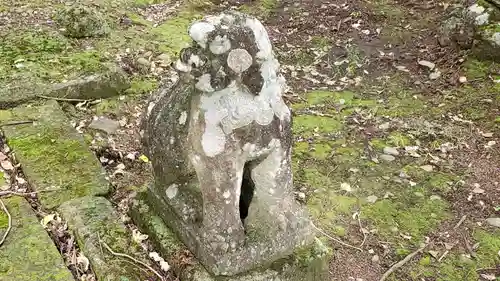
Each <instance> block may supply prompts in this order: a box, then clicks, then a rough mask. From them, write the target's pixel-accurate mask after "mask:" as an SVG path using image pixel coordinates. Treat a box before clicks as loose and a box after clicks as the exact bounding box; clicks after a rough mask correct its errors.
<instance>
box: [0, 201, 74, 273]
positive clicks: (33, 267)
mask: <svg viewBox="0 0 500 281" xmlns="http://www.w3.org/2000/svg"><path fill="white" fill-rule="evenodd" d="M2 200H3V201H4V203H5V205H6V207H7V208H8V210H9V212H10V214H11V216H12V229H11V231H10V233H9V236H7V239H6V240H5V243H4V244H3V245H2V248H1V250H0V280H2V281H20V280H39V281H70V280H71V281H72V280H74V279H73V275H72V274H71V272H70V271H69V270H68V268H67V267H66V266H65V264H64V261H63V260H62V257H61V255H60V254H59V251H58V250H57V248H56V247H55V245H54V243H53V242H52V240H51V239H50V237H49V236H48V234H47V232H46V231H45V229H43V227H42V226H41V224H40V223H39V222H38V219H37V218H36V216H35V214H34V213H33V211H32V209H31V206H30V205H29V204H28V202H27V201H26V200H25V199H24V198H22V197H9V198H4V199H2ZM4 217H5V216H4V214H3V211H0V235H1V234H3V233H4V231H5V230H6V225H5V224H4Z"/></svg>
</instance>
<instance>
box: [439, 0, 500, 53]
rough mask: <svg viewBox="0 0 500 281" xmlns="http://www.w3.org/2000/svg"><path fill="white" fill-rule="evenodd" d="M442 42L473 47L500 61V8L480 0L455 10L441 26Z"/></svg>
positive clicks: (474, 49) (474, 51)
mask: <svg viewBox="0 0 500 281" xmlns="http://www.w3.org/2000/svg"><path fill="white" fill-rule="evenodd" d="M441 33H442V35H443V36H442V37H440V43H441V44H442V45H446V44H449V43H456V44H457V45H458V46H460V47H462V48H467V49H469V48H471V49H472V54H473V55H474V56H476V57H478V58H481V59H488V60H494V61H500V8H499V7H498V5H493V4H492V3H488V2H486V1H478V3H476V4H473V5H471V6H469V7H467V8H464V7H461V8H457V9H455V10H453V11H452V12H451V14H450V16H449V18H448V19H447V20H445V21H444V22H443V25H442V26H441Z"/></svg>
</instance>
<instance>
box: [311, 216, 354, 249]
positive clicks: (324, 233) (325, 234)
mask: <svg viewBox="0 0 500 281" xmlns="http://www.w3.org/2000/svg"><path fill="white" fill-rule="evenodd" d="M311 225H312V226H313V227H314V228H315V229H316V230H317V231H319V233H321V234H323V235H324V236H326V237H327V238H329V239H331V240H333V241H335V242H337V243H339V244H341V245H344V246H346V247H349V248H352V249H355V250H358V251H360V252H363V249H361V248H359V247H356V246H352V245H349V244H347V243H345V242H342V241H341V240H339V239H337V238H335V237H333V236H330V235H328V234H327V233H326V232H324V231H323V230H322V229H320V228H319V227H317V226H316V225H314V224H313V223H311Z"/></svg>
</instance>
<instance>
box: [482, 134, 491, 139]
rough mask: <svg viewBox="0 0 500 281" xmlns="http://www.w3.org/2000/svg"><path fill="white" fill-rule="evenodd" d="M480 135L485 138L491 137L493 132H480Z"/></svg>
mask: <svg viewBox="0 0 500 281" xmlns="http://www.w3.org/2000/svg"><path fill="white" fill-rule="evenodd" d="M481 135H482V136H483V137H485V138H491V137H493V133H481Z"/></svg>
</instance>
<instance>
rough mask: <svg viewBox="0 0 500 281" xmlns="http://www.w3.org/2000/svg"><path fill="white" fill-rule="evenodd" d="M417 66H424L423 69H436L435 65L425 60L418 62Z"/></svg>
mask: <svg viewBox="0 0 500 281" xmlns="http://www.w3.org/2000/svg"><path fill="white" fill-rule="evenodd" d="M418 64H420V65H421V66H425V67H427V68H429V69H430V70H433V69H434V68H435V67H436V64H435V63H433V62H430V61H426V60H421V61H418Z"/></svg>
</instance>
